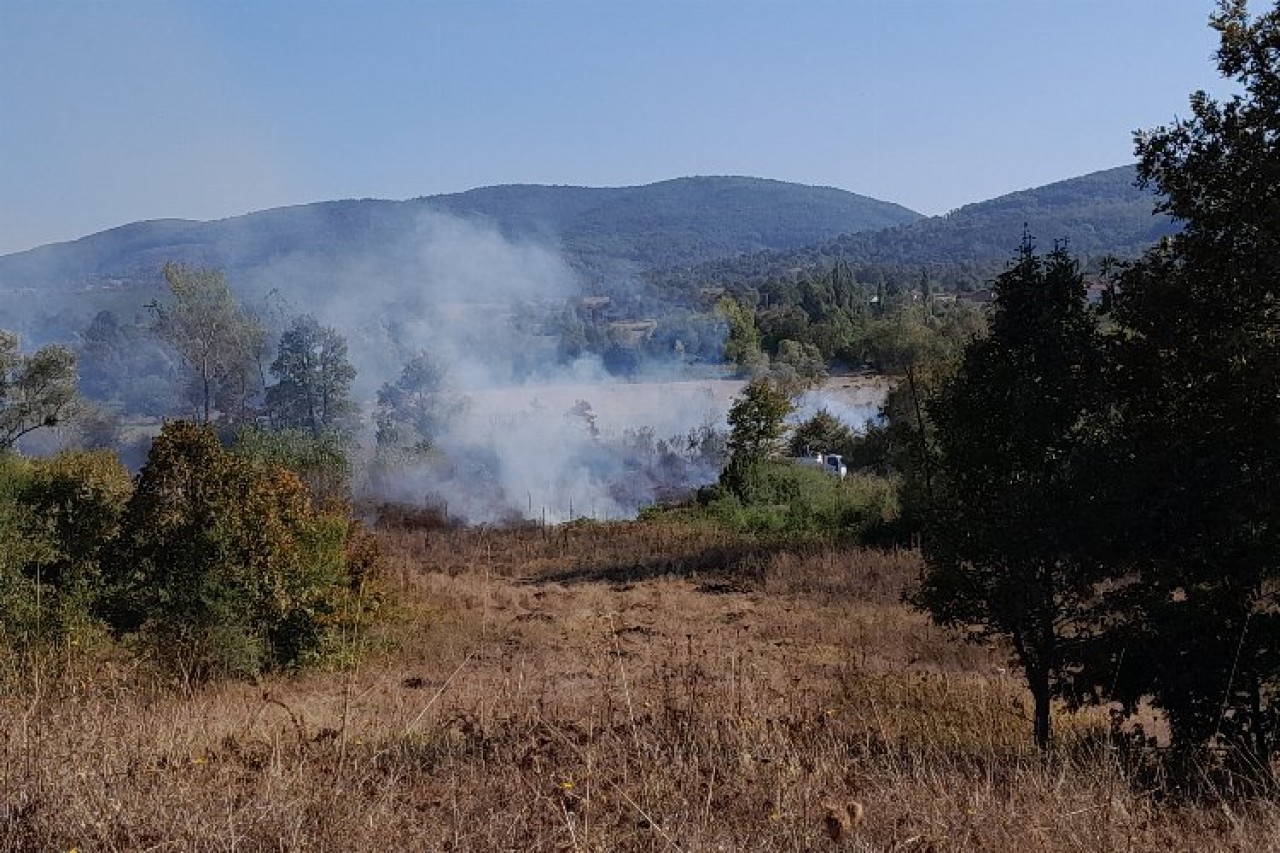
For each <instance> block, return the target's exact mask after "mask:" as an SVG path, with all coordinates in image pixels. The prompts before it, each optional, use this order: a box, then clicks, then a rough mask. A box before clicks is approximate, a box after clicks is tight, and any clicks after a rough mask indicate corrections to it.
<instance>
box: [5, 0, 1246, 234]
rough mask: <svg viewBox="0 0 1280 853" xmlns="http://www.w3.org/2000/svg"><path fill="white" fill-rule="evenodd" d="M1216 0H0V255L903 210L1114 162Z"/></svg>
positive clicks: (1187, 67)
mask: <svg viewBox="0 0 1280 853" xmlns="http://www.w3.org/2000/svg"><path fill="white" fill-rule="evenodd" d="M1213 7H1214V4H1213V3H1212V2H1209V0H1204V2H1200V0H1196V2H1186V3H1177V4H1169V3H1167V2H1161V0H1106V2H1104V1H1103V0H1079V2H1076V3H1073V4H1072V5H1071V8H1070V12H1069V13H1068V14H1064V13H1063V10H1062V7H1061V5H1060V4H1055V3H1048V2H1025V0H1023V1H1021V2H1020V0H974V2H970V3H956V2H949V0H914V2H903V3H894V4H887V3H881V2H871V0H867V2H834V1H833V0H820V1H816V2H807V3H802V4H783V3H780V2H773V0H759V1H758V2H746V3H734V2H727V0H706V2H699V3H676V2H667V1H666V0H659V2H652V3H646V4H643V5H639V4H637V5H631V4H621V3H617V4H612V3H592V2H585V0H549V2H545V3H518V2H507V0H490V2H483V3H476V4H449V3H443V2H422V3H400V2H387V3H380V4H374V5H368V4H357V3H354V2H345V0H344V2H332V3H325V4H320V5H316V4H302V3H297V2H291V1H290V2H283V0H282V2H273V3H261V4H250V3H240V2H231V3H225V2H220V3H213V2H205V0H184V2H171V3H161V2H156V0H123V2H120V3H113V4H109V5H108V4H97V3H90V2H87V0H82V1H81V2H76V1H75V0H73V2H62V3H45V4H34V3H26V2H22V0H0V123H3V125H4V126H6V127H7V128H11V129H13V130H11V132H10V133H8V134H5V135H2V136H0V198H4V199H5V201H4V204H3V205H2V206H0V253H5V254H7V253H12V252H16V251H21V250H24V249H28V248H33V247H36V246H40V245H44V244H47V243H52V242H63V241H67V240H74V239H77V238H79V237H83V236H86V235H88V234H91V233H95V232H98V231H102V230H105V229H108V228H112V227H117V226H120V225H125V224H128V223H131V222H136V221H142V220H155V219H170V218H178V219H194V220H210V219H221V218H226V217H230V216H236V215H241V214H245V213H250V212H254V211H257V210H263V209H268V208H274V207H282V206H290V205H296V204H306V203H311V202H318V201H330V200H336V199H351V198H385V199H405V198H415V197H420V196H429V195H438V194H446V193H453V192H462V191H466V190H469V189H475V188H479V187H485V186H493V185H500V184H543V185H575V186H593V187H597V186H638V185H644V184H649V183H654V182H656V181H661V180H669V179H673V178H678V177H684V176H694V175H744V176H751V177H760V178H768V179H773V180H781V181H787V182H792V183H801V184H809V185H814V186H830V187H836V188H839V189H844V190H848V191H850V192H854V193H857V194H859V195H864V196H869V197H872V198H876V199H880V200H883V201H889V202H894V203H897V204H901V205H903V206H905V207H908V208H910V209H912V210H915V211H918V212H920V213H923V214H926V215H936V214H940V213H946V212H948V211H950V210H952V209H955V208H957V207H961V206H963V205H965V204H970V203H973V202H977V201H982V200H985V199H989V198H994V197H997V196H1001V195H1004V194H1007V193H1010V192H1015V191H1018V190H1022V189H1027V188H1030V187H1035V186H1041V185H1044V184H1048V183H1053V182H1055V181H1059V180H1064V179H1067V178H1071V177H1075V176H1078V175H1083V174H1088V173H1091V172H1095V171H1100V170H1103V169H1108V168H1112V167H1116V166H1120V165H1124V164H1126V163H1129V162H1132V159H1133V158H1132V150H1131V148H1132V142H1131V132H1132V131H1133V130H1135V129H1138V128H1142V127H1150V126H1154V125H1156V124H1161V123H1166V122H1169V121H1171V120H1172V119H1174V118H1175V116H1176V115H1178V114H1179V113H1184V114H1185V112H1186V110H1187V97H1188V95H1189V94H1190V93H1191V92H1192V91H1193V90H1195V89H1197V88H1204V89H1208V90H1209V91H1211V92H1221V91H1223V90H1224V87H1223V85H1222V84H1221V83H1220V82H1219V81H1217V77H1216V72H1215V70H1214V68H1213V64H1212V59H1211V56H1212V52H1213V49H1214V47H1215V44H1216V35H1215V34H1214V33H1213V32H1212V31H1211V30H1210V29H1209V28H1208V26H1207V19H1208V15H1209V13H1210V12H1211V11H1212V9H1213Z"/></svg>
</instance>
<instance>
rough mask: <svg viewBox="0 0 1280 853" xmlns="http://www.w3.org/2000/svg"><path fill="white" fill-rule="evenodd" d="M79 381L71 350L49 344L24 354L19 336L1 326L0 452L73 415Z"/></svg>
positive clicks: (74, 358) (73, 354)
mask: <svg viewBox="0 0 1280 853" xmlns="http://www.w3.org/2000/svg"><path fill="white" fill-rule="evenodd" d="M76 381H77V377H76V357H75V353H73V352H71V350H69V349H67V348H65V347H60V346H56V345H50V346H46V347H41V348H40V349H38V350H36V351H35V352H34V353H32V354H31V355H23V354H22V352H21V351H20V350H19V349H18V337H17V335H14V334H12V333H10V332H6V331H4V330H3V329H0V453H3V452H4V451H6V450H8V449H10V448H11V447H13V445H14V444H15V443H16V442H17V441H18V439H20V438H22V437H23V436H24V435H26V434H27V433H30V432H34V431H35V430H37V429H40V428H42V427H53V426H57V425H59V424H61V423H63V422H64V421H66V420H67V419H68V418H69V417H70V416H71V415H72V414H74V412H75V408H76V402H77V400H78V398H79V397H78V394H77V392H76Z"/></svg>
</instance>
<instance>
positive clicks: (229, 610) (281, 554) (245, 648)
mask: <svg viewBox="0 0 1280 853" xmlns="http://www.w3.org/2000/svg"><path fill="white" fill-rule="evenodd" d="M347 539H348V524H347V521H346V519H345V518H343V517H341V516H339V515H336V514H326V513H322V512H318V511H316V510H315V509H314V508H313V507H312V505H311V502H310V500H309V498H308V495H307V490H306V488H305V487H304V486H303V484H302V482H301V481H300V480H299V479H298V477H297V476H296V475H294V474H293V473H291V472H288V471H285V470H284V469H282V468H276V467H265V466H260V465H257V464H255V463H253V462H251V461H249V460H247V459H245V458H242V457H239V456H236V455H234V454H231V453H229V452H227V451H226V450H224V449H223V447H222V446H221V444H220V443H219V442H218V438H217V435H216V434H215V433H214V431H213V430H212V429H211V428H208V427H200V426H196V425H194V424H191V423H185V422H175V423H170V424H167V425H166V426H165V427H164V429H163V430H162V432H161V434H160V436H159V437H158V438H157V439H156V440H155V442H154V444H153V445H152V449H151V454H150V456H149V457H148V459H147V463H146V465H145V466H144V467H143V469H142V472H141V474H140V475H139V477H138V483H137V488H136V489H135V491H134V493H133V496H132V498H131V499H130V501H129V504H128V508H127V510H126V512H125V515H124V520H123V524H122V526H121V532H120V536H119V539H118V540H117V542H116V544H115V546H114V548H113V549H112V554H111V558H110V559H109V560H108V561H107V566H108V570H109V574H110V580H111V585H112V588H111V591H110V595H109V596H107V597H106V599H104V614H105V615H106V616H107V618H108V619H109V621H110V623H111V624H112V626H113V628H114V629H115V630H116V631H117V632H119V633H128V634H135V635H136V636H137V637H138V639H139V640H140V641H141V642H142V644H143V645H144V646H145V647H147V648H149V649H151V650H153V651H155V652H157V653H158V654H160V655H162V656H163V657H164V658H165V660H164V661H162V662H163V663H165V664H167V665H168V666H169V668H172V669H174V670H175V671H177V672H178V673H180V674H181V675H182V676H183V677H184V678H185V679H187V680H188V681H192V680H194V681H200V680H205V679H208V678H211V677H214V676H217V675H221V674H227V675H240V676H252V675H256V674H258V673H260V672H262V671H263V670H266V669H271V668H277V667H287V666H294V665H297V664H301V663H305V662H308V661H311V660H315V659H317V658H319V657H322V656H323V655H324V654H325V653H326V651H327V650H328V647H329V643H330V640H331V635H332V633H333V630H334V628H335V626H336V625H337V623H338V621H339V619H340V618H341V617H340V614H341V611H342V607H341V604H342V599H343V598H344V596H346V595H347V594H348V593H349V591H350V584H351V578H350V577H349V575H348V571H347ZM363 570H364V569H362V571H363Z"/></svg>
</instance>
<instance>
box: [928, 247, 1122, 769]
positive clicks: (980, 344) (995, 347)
mask: <svg viewBox="0 0 1280 853" xmlns="http://www.w3.org/2000/svg"><path fill="white" fill-rule="evenodd" d="M995 290H996V301H995V314H994V315H993V317H992V319H991V334H990V335H989V336H988V337H986V338H982V339H977V340H974V341H973V342H972V343H971V344H970V345H969V347H968V348H967V349H966V350H965V353H964V357H963V360H962V361H961V364H960V366H959V369H958V370H957V372H956V373H955V375H954V376H952V377H951V378H950V379H949V380H947V381H944V382H943V383H942V386H941V388H940V389H939V391H938V393H937V394H936V396H935V397H934V398H933V399H932V400H931V401H930V402H929V405H928V412H929V415H930V417H931V420H932V422H933V424H934V427H935V431H936V437H935V446H936V452H935V460H934V470H935V477H934V480H933V487H932V502H931V503H932V512H931V514H930V518H929V523H928V525H927V528H926V531H925V537H924V551H925V559H926V569H925V571H924V574H923V577H922V581H921V585H920V588H919V590H918V592H917V601H918V603H919V604H921V605H922V606H924V607H925V608H926V609H928V611H929V612H930V613H931V614H932V615H933V617H934V618H935V619H936V620H937V621H939V622H941V623H942V624H945V625H949V626H953V627H957V628H962V629H966V630H970V631H973V632H974V634H975V635H976V636H978V637H991V636H996V637H1000V638H1003V639H1005V640H1007V641H1008V642H1009V644H1010V645H1011V646H1012V648H1013V650H1014V653H1015V655H1016V659H1017V663H1018V664H1019V665H1020V666H1021V668H1022V670H1023V672H1024V674H1025V675H1026V678H1027V682H1028V686H1029V687H1030V689H1031V693H1032V696H1033V698H1034V700H1035V720H1034V725H1035V740H1036V743H1037V744H1039V745H1040V746H1041V747H1046V746H1048V745H1049V743H1050V737H1051V730H1050V716H1049V709H1050V702H1051V700H1052V698H1053V696H1054V695H1055V694H1061V693H1064V692H1068V690H1069V688H1070V686H1071V683H1070V678H1069V676H1068V667H1069V665H1070V664H1072V663H1073V662H1075V661H1076V660H1078V659H1079V656H1080V654H1081V652H1082V649H1081V648H1080V644H1081V643H1082V642H1083V641H1084V640H1086V639H1087V638H1088V637H1089V635H1090V633H1091V630H1092V616H1091V613H1090V609H1091V603H1092V599H1093V593H1094V585H1095V583H1096V582H1097V581H1098V580H1099V579H1100V572H1099V570H1098V569H1097V568H1096V566H1097V563H1096V562H1095V561H1093V560H1092V559H1091V557H1090V555H1089V554H1088V553H1087V549H1084V548H1083V543H1085V542H1087V541H1088V536H1087V530H1088V529H1089V524H1090V521H1089V519H1090V512H1089V505H1088V502H1087V501H1086V500H1085V496H1086V495H1087V493H1088V490H1087V489H1086V488H1085V485H1086V484H1087V482H1088V474H1089V471H1090V464H1089V463H1090V459H1091V458H1092V456H1093V454H1094V453H1095V450H1096V444H1097V438H1098V436H1097V434H1096V433H1095V432H1094V431H1093V430H1092V428H1091V426H1090V424H1091V417H1092V413H1093V412H1094V411H1096V409H1097V402H1098V390H1099V382H1098V375H1099V370H1100V368H1101V359H1102V350H1101V346H1100V342H1099V337H1098V332H1097V326H1096V322H1095V319H1094V317H1093V315H1092V313H1091V311H1090V309H1089V307H1088V306H1087V304H1086V301H1085V287H1084V281H1083V278H1082V276H1081V275H1080V272H1079V269H1078V267H1077V265H1076V263H1075V262H1074V261H1073V260H1072V259H1071V258H1070V257H1069V256H1068V255H1067V254H1066V252H1065V251H1064V250H1063V249H1062V248H1060V247H1059V248H1055V249H1054V250H1053V251H1052V252H1050V253H1049V255H1048V256H1047V257H1046V258H1041V257H1039V256H1038V255H1037V254H1036V253H1035V251H1034V247H1033V246H1032V244H1031V241H1030V239H1029V238H1027V239H1024V242H1023V246H1022V249H1021V253H1020V255H1019V257H1018V261H1017V263H1016V264H1015V265H1014V266H1013V267H1012V268H1011V269H1010V270H1008V271H1007V272H1005V273H1004V274H1003V275H1001V276H1000V277H999V278H998V279H997V280H996V285H995Z"/></svg>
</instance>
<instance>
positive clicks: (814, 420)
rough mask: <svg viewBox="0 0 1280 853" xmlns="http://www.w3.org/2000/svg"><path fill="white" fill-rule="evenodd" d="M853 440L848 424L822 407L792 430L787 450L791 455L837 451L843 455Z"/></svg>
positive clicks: (851, 445) (850, 446) (852, 443)
mask: <svg viewBox="0 0 1280 853" xmlns="http://www.w3.org/2000/svg"><path fill="white" fill-rule="evenodd" d="M854 441H855V436H854V434H853V430H851V429H850V428H849V426H848V424H846V423H845V422H844V421H842V420H840V419H839V418H837V417H836V416H835V415H833V414H831V412H830V411H828V410H827V409H825V408H824V409H820V410H818V412H817V413H816V414H815V415H814V416H813V417H811V418H809V420H807V421H805V422H804V423H802V424H800V425H799V426H797V427H796V428H795V429H794V430H793V431H792V433H791V440H790V441H789V442H788V443H787V451H788V453H790V454H791V455H792V456H809V455H811V454H814V453H838V454H840V455H841V456H844V455H846V454H847V453H848V451H849V450H850V449H851V448H852V447H853V445H854Z"/></svg>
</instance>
